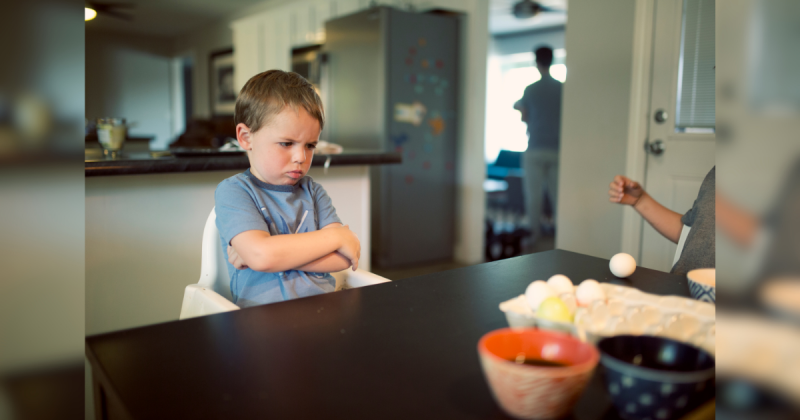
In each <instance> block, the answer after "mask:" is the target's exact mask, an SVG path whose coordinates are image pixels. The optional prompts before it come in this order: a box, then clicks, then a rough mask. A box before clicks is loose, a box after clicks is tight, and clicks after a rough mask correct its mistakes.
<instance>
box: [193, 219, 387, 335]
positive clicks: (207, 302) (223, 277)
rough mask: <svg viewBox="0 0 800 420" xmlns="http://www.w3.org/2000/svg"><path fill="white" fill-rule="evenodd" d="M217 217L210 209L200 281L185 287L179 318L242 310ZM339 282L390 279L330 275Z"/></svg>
mask: <svg viewBox="0 0 800 420" xmlns="http://www.w3.org/2000/svg"><path fill="white" fill-rule="evenodd" d="M216 221H217V214H216V212H215V211H214V209H213V208H212V209H211V214H209V215H208V219H206V226H205V228H204V229H203V244H202V254H201V259H200V280H199V281H198V282H197V284H190V285H188V286H186V290H185V291H184V293H183V305H182V306H181V314H180V317H179V319H187V318H193V317H197V316H204V315H211V314H216V313H220V312H228V311H235V310H237V309H239V307H238V306H236V305H235V304H234V303H233V302H231V300H232V299H233V296H232V295H231V288H230V277H228V266H227V261H228V255H227V252H226V251H225V250H224V249H223V248H222V242H221V241H220V238H219V231H218V230H217V223H216ZM331 274H332V275H333V277H334V278H335V279H336V290H337V291H338V290H344V289H351V288H354V287H364V286H370V285H373V284H380V283H387V282H389V281H390V280H389V279H387V278H384V277H381V276H379V275H377V274H373V273H370V272H368V271H364V270H361V269H358V270H356V271H352V270H344V271H340V272H338V273H331Z"/></svg>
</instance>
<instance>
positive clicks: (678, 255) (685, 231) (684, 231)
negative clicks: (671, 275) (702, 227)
mask: <svg viewBox="0 0 800 420" xmlns="http://www.w3.org/2000/svg"><path fill="white" fill-rule="evenodd" d="M690 230H692V228H690V227H689V226H686V225H683V229H681V238H680V239H679V240H678V249H676V250H675V257H674V258H672V265H673V266H675V263H677V262H678V260H679V259H681V254H682V253H683V246H684V245H686V237H687V236H689V231H690ZM670 268H672V267H670Z"/></svg>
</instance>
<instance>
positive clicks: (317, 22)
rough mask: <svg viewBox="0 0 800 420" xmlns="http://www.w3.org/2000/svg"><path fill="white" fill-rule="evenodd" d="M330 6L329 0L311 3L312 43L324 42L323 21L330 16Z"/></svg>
mask: <svg viewBox="0 0 800 420" xmlns="http://www.w3.org/2000/svg"><path fill="white" fill-rule="evenodd" d="M331 8H332V3H331V1H330V0H318V1H316V2H315V3H314V4H312V5H311V14H312V17H311V22H312V23H313V26H312V28H311V36H312V42H313V43H314V44H322V43H324V42H325V21H326V20H328V19H330V18H331Z"/></svg>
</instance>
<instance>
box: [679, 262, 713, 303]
mask: <svg viewBox="0 0 800 420" xmlns="http://www.w3.org/2000/svg"><path fill="white" fill-rule="evenodd" d="M686 278H688V279H689V291H690V292H691V293H692V297H693V298H695V299H697V300H699V301H703V302H711V303H716V301H717V270H716V269H714V268H699V269H697V270H692V271H690V272H689V273H687V274H686Z"/></svg>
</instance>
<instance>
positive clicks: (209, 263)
mask: <svg viewBox="0 0 800 420" xmlns="http://www.w3.org/2000/svg"><path fill="white" fill-rule="evenodd" d="M227 261H228V254H227V252H226V250H224V249H222V242H221V240H220V238H219V230H217V213H216V212H215V211H214V209H213V208H212V209H211V214H209V215H208V219H206V226H205V228H204V229H203V244H202V256H201V259H200V280H199V281H198V282H197V283H198V284H199V285H200V286H203V287H206V288H209V289H211V290H213V291H215V292H217V293H219V294H220V295H221V296H222V297H224V298H225V299H228V300H231V301H232V300H233V296H232V295H231V280H230V277H229V276H228V264H227Z"/></svg>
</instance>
